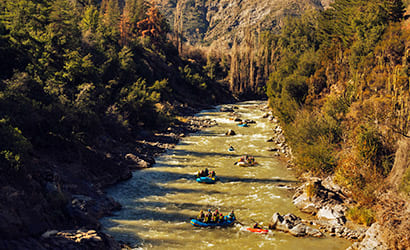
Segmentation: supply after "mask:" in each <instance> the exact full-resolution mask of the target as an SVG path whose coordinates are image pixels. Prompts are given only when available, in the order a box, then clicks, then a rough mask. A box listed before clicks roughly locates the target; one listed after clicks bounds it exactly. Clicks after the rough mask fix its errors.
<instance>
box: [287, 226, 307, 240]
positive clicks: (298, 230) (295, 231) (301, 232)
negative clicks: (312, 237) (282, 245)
mask: <svg viewBox="0 0 410 250" xmlns="http://www.w3.org/2000/svg"><path fill="white" fill-rule="evenodd" d="M306 227H307V226H306V225H305V224H302V223H299V224H297V225H296V226H294V227H293V228H292V229H290V230H289V233H290V234H291V235H293V236H296V237H300V236H305V235H306Z"/></svg>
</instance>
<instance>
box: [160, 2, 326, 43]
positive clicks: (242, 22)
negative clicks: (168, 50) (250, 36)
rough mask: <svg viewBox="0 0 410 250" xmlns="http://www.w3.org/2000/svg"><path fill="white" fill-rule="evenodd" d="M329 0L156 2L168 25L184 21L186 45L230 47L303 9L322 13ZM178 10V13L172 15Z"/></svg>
mask: <svg viewBox="0 0 410 250" xmlns="http://www.w3.org/2000/svg"><path fill="white" fill-rule="evenodd" d="M332 1H333V0H315V1H307V0H303V1H300V0H290V1H289V0H255V1H242V0H212V1H210V0H207V1H198V0H195V1H188V0H178V1H171V0H160V1H159V3H158V4H159V6H160V8H161V10H162V12H163V13H164V14H165V16H166V17H167V19H168V21H169V23H170V24H171V25H173V24H174V21H175V16H182V18H183V20H184V22H183V23H184V25H183V30H184V36H185V37H186V39H187V41H188V43H191V44H195V43H201V42H203V43H207V44H211V43H212V42H213V43H214V45H215V46H218V47H220V48H226V47H230V46H231V45H232V43H233V40H234V39H236V40H238V41H239V42H241V41H242V40H243V39H244V37H245V34H246V33H249V31H252V30H262V31H263V30H270V31H272V30H273V31H278V30H280V28H281V26H282V24H283V21H284V19H285V18H286V17H287V16H299V15H301V14H302V13H304V12H305V11H307V10H312V9H318V10H322V9H324V8H326V7H328V6H329V4H330V3H331V2H332ZM177 11H178V13H176V12H177Z"/></svg>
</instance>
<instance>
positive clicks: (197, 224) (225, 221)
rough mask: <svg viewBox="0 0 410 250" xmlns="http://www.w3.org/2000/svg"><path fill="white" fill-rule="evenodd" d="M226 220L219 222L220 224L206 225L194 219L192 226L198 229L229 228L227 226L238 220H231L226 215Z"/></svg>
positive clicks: (210, 223)
mask: <svg viewBox="0 0 410 250" xmlns="http://www.w3.org/2000/svg"><path fill="white" fill-rule="evenodd" d="M224 218H225V220H224V221H223V222H218V223H215V222H209V223H206V222H202V221H199V220H197V219H192V220H191V224H192V225H193V226H196V227H227V226H230V225H232V224H233V223H234V222H235V220H236V219H235V217H233V218H229V217H228V216H227V215H225V216H224Z"/></svg>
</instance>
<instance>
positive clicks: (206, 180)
mask: <svg viewBox="0 0 410 250" xmlns="http://www.w3.org/2000/svg"><path fill="white" fill-rule="evenodd" d="M217 179H218V177H216V176H214V177H209V176H206V177H199V178H196V181H197V182H199V183H206V184H214V183H215V182H216V181H217Z"/></svg>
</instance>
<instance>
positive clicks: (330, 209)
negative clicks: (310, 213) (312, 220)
mask: <svg viewBox="0 0 410 250" xmlns="http://www.w3.org/2000/svg"><path fill="white" fill-rule="evenodd" d="M345 210H346V208H345V207H344V206H342V205H336V206H329V205H326V206H324V207H321V208H320V209H319V210H318V212H317V217H318V218H319V219H325V220H330V221H332V223H333V224H339V225H343V224H344V223H345V222H346V218H345V216H344V211H345Z"/></svg>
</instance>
